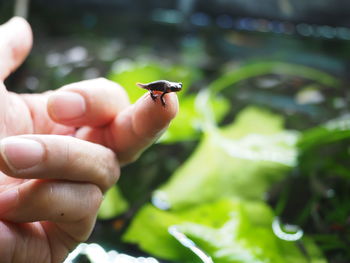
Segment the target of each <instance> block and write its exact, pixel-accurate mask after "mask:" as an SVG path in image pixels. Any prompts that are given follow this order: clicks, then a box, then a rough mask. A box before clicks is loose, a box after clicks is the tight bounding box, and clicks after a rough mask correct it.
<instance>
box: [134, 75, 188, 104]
mask: <svg viewBox="0 0 350 263" xmlns="http://www.w3.org/2000/svg"><path fill="white" fill-rule="evenodd" d="M137 85H138V86H139V87H141V88H143V89H147V90H149V91H150V95H151V98H152V99H153V100H154V101H155V100H156V99H157V97H158V96H157V95H156V94H154V91H159V92H162V94H161V95H160V100H161V102H162V104H163V106H165V101H164V98H163V97H164V95H165V94H166V93H169V92H178V91H180V90H181V89H182V83H181V82H171V81H167V80H157V81H153V82H150V83H147V84H142V83H137Z"/></svg>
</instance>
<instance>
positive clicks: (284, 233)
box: [0, 0, 350, 263]
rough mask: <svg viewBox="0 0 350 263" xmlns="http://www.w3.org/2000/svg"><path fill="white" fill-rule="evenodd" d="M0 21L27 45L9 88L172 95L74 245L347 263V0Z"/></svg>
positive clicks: (31, 1)
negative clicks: (154, 90) (158, 131)
mask: <svg viewBox="0 0 350 263" xmlns="http://www.w3.org/2000/svg"><path fill="white" fill-rule="evenodd" d="M14 14H18V15H22V16H26V17H27V19H28V21H29V22H30V23H31V25H32V28H33V31H34V48H33V51H32V52H31V54H30V56H29V58H28V59H27V61H26V62H25V63H24V65H23V66H22V67H21V68H20V69H19V70H18V71H17V72H15V73H14V74H13V75H12V76H11V77H10V78H9V79H8V80H7V81H6V85H7V88H8V89H9V90H12V91H16V92H25V93H35V92H42V91H45V90H49V89H57V88H59V87H61V86H63V85H65V84H68V83H71V82H76V81H80V80H84V79H92V78H97V77H105V78H108V79H111V80H113V81H116V82H118V83H120V84H121V85H122V86H124V87H125V88H126V90H127V91H128V93H129V96H130V99H131V101H133V102H134V101H135V100H136V99H137V98H138V97H139V96H141V95H142V94H143V93H144V91H143V90H141V89H138V88H137V87H136V86H135V83H136V82H151V81H154V80H158V79H168V80H171V81H177V82H180V81H181V82H183V83H184V90H183V91H182V92H181V93H179V94H178V95H179V99H180V113H179V116H178V117H177V119H176V120H175V121H174V122H173V123H172V125H171V126H170V128H169V130H168V131H167V132H166V133H165V134H164V135H163V136H162V137H161V138H160V140H159V142H158V143H157V144H155V145H154V146H152V147H151V148H150V149H148V150H147V151H146V152H145V153H144V154H143V156H142V157H141V158H140V159H139V160H138V161H137V162H135V163H134V164H132V165H129V166H127V167H125V168H123V170H122V175H123V176H122V177H121V179H120V181H119V183H118V186H116V187H115V188H113V189H112V190H111V191H110V192H109V193H108V194H107V196H106V199H105V201H104V203H103V206H102V208H101V211H100V216H99V220H98V222H97V224H96V228H95V231H94V233H93V234H92V236H91V238H90V240H89V241H88V243H92V242H94V243H98V244H99V245H100V246H102V247H103V248H104V250H116V251H118V252H122V253H125V254H128V255H130V256H133V257H140V256H147V257H154V260H158V261H159V262H185V263H190V262H191V263H192V262H212V261H213V262H216V263H231V262H232V263H241V262H242V263H243V262H249V263H250V262H274V263H275V262H293V263H294V262H298V263H299V262H300V263H302V262H332V263H342V262H344V263H345V262H350V249H349V247H350V158H349V157H350V117H349V116H350V115H349V105H350V91H349V81H350V79H349V73H350V72H349V71H350V63H349V62H350V60H349V58H350V2H349V1H346V0H309V1H303V0H293V1H292V0H266V1H256V0H216V1H214V0H206V1H204V0H177V1H176V0H162V1H159V0H138V1H126V0H84V1H82V0H69V1H68V0H61V1H44V0H22V1H20V0H18V1H12V0H11V1H9V0H6V1H5V0H0V22H1V23H4V22H6V21H7V20H8V19H9V18H11V17H12V16H13V15H14ZM155 117H156V113H155ZM96 253H97V252H96ZM101 253H102V252H101ZM210 258H211V259H212V261H209V260H210ZM94 260H95V261H94ZM74 262H102V261H98V260H96V259H93V258H92V257H89V256H80V257H78V258H76V259H75V261H74ZM103 262H105V261H103ZM111 262H112V261H111ZM123 262H124V261H123ZM132 262H134V261H132ZM135 262H136V261H135ZM140 262H141V261H140ZM152 262H153V261H152Z"/></svg>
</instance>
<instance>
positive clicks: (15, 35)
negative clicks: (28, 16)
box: [0, 17, 33, 79]
mask: <svg viewBox="0 0 350 263" xmlns="http://www.w3.org/2000/svg"><path fill="white" fill-rule="evenodd" d="M0 35H1V38H0V47H1V50H0V56H1V58H2V61H0V70H1V72H0V78H1V79H5V78H6V77H7V76H8V75H9V74H10V73H11V72H12V71H14V70H15V69H16V68H17V67H18V66H19V65H20V64H21V63H22V62H23V60H24V59H25V58H26V56H27V55H28V53H29V51H30V50H31V48H32V45H33V33H32V30H31V27H30V25H29V23H28V22H27V21H26V20H25V19H23V18H21V17H14V18H12V19H11V20H9V21H8V22H7V23H5V24H3V25H1V26H0Z"/></svg>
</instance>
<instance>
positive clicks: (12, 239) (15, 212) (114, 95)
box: [0, 18, 178, 263]
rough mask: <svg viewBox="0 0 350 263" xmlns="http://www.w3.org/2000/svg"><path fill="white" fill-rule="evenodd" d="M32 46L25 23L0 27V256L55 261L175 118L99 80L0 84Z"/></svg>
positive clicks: (172, 99) (172, 106) (170, 98)
mask: <svg viewBox="0 0 350 263" xmlns="http://www.w3.org/2000/svg"><path fill="white" fill-rule="evenodd" d="M31 45H32V36H31V31H30V27H29V25H28V24H27V23H26V22H25V21H24V20H23V19H19V18H16V19H13V20H11V21H10V22H8V23H7V24H5V25H3V26H0V57H1V60H0V125H1V126H0V139H2V140H1V141H0V152H1V155H0V258H1V262H4V263H7V262H12V263H22V262H26V263H31V262H35V263H41V262H43V263H47V262H51V263H56V262H57V263H58V262H62V260H63V259H64V258H65V257H66V255H67V253H68V252H69V251H70V250H71V249H73V248H74V247H75V246H76V245H77V244H78V243H79V242H82V241H85V240H86V239H87V237H88V236H89V235H90V233H91V231H92V228H93V226H94V223H95V220H96V214H97V211H98V208H99V205H100V202H101V200H102V196H103V193H104V192H105V191H106V190H107V189H108V188H109V187H110V186H112V185H113V184H114V183H115V182H116V181H117V179H118V177H119V167H120V165H124V164H126V163H129V162H131V161H133V160H135V159H136V158H137V157H138V156H139V154H140V153H141V152H142V151H143V150H144V149H145V148H146V147H147V146H149V145H150V144H151V143H152V142H153V141H154V140H155V139H156V138H157V137H158V136H159V135H160V134H161V132H162V131H164V129H166V127H167V126H168V124H169V122H170V120H171V119H172V118H173V117H175V115H176V112H177V109H178V103H177V98H176V95H175V94H167V95H166V96H165V99H166V102H167V106H166V107H162V105H161V104H160V103H155V102H153V101H152V99H151V98H150V97H149V96H148V94H146V96H144V97H142V98H140V99H139V100H138V101H137V102H136V103H135V104H133V105H130V104H129V101H128V98H127V95H126V94H125V92H124V90H123V89H122V88H121V87H120V86H118V85H117V84H115V83H112V82H110V81H107V80H104V79H97V80H91V81H82V82H78V83H75V84H70V85H67V86H65V87H63V88H61V89H59V90H58V91H55V92H47V93H44V94H37V95H18V94H14V93H11V92H8V91H7V90H6V89H5V86H4V84H3V82H2V81H3V80H4V79H5V78H6V77H7V76H8V75H9V74H10V73H11V72H12V71H14V70H15V69H16V68H17V67H18V66H19V65H20V64H21V63H22V61H23V60H24V59H25V57H26V55H27V54H28V52H29V50H30V48H31Z"/></svg>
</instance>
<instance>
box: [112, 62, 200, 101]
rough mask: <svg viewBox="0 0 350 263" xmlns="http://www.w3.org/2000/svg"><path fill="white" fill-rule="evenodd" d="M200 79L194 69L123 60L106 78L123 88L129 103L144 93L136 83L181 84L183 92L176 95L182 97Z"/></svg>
mask: <svg viewBox="0 0 350 263" xmlns="http://www.w3.org/2000/svg"><path fill="white" fill-rule="evenodd" d="M200 77H201V73H200V71H198V70H197V69H194V68H188V67H185V66H179V65H169V64H166V63H161V62H159V63H156V62H144V61H132V60H125V59H124V60H120V61H117V62H116V63H115V66H114V68H113V70H112V71H111V72H110V74H109V76H108V78H109V79H110V80H112V81H115V82H117V83H119V84H120V85H121V86H123V87H124V88H125V90H126V91H127V93H128V95H129V98H130V101H131V102H135V101H136V100H137V99H138V98H140V97H141V96H142V95H143V94H144V93H145V90H143V89H141V88H139V87H138V86H136V83H137V82H141V83H148V82H152V81H156V80H160V79H166V80H169V81H174V82H182V84H183V90H182V91H181V92H179V93H178V96H179V97H182V96H183V95H184V94H185V93H186V92H187V90H188V89H189V88H190V86H191V85H192V84H193V83H194V82H195V81H197V80H198V79H199V78H200Z"/></svg>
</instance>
